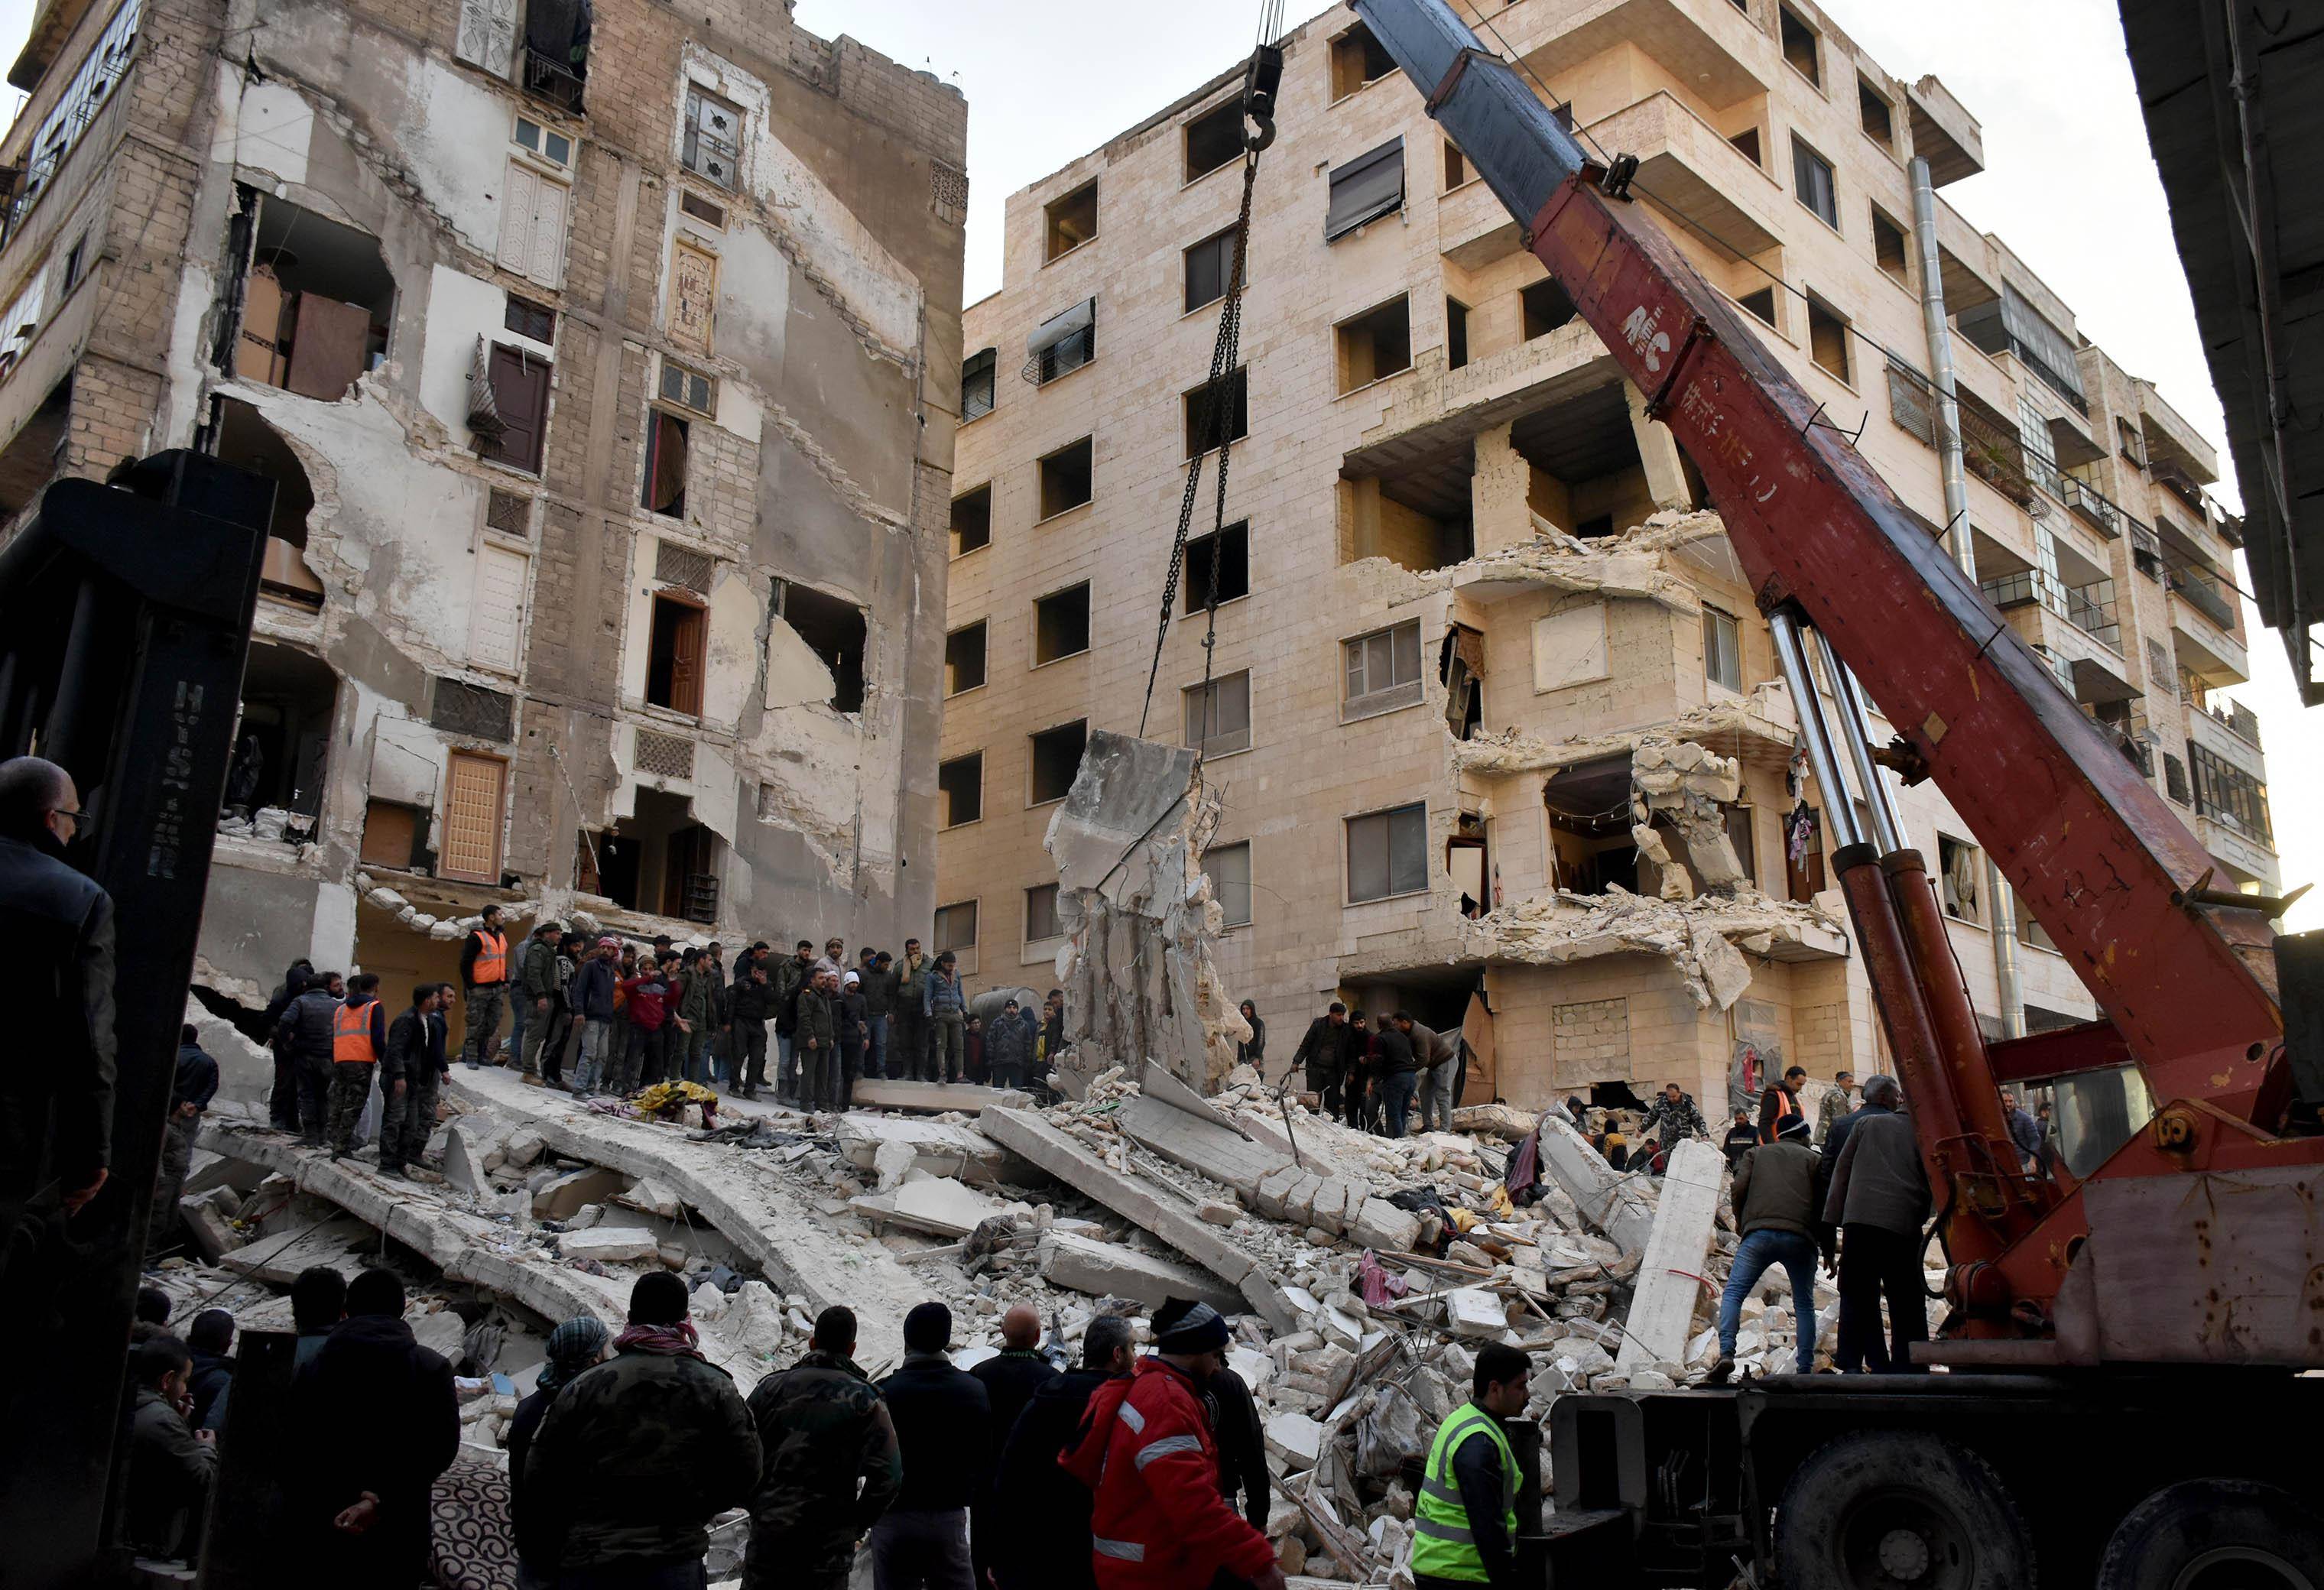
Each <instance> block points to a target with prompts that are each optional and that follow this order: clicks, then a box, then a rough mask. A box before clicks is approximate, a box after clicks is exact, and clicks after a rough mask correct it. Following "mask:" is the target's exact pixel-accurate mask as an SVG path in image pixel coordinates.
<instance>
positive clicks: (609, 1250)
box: [557, 1226, 661, 1264]
mask: <svg viewBox="0 0 2324 1590" xmlns="http://www.w3.org/2000/svg"><path fill="white" fill-rule="evenodd" d="M557 1251H558V1253H560V1254H563V1255H565V1256H566V1257H567V1258H568V1259H595V1260H596V1261H597V1262H598V1263H599V1264H633V1263H635V1262H636V1261H638V1260H640V1259H652V1260H655V1261H656V1262H659V1260H660V1258H661V1244H660V1242H659V1241H658V1240H657V1239H656V1238H655V1236H654V1234H653V1233H652V1232H650V1231H648V1230H647V1229H646V1228H645V1227H642V1226H593V1227H590V1228H589V1229H588V1230H586V1231H567V1232H566V1233H564V1234H563V1235H562V1236H559V1237H558V1239H557Z"/></svg>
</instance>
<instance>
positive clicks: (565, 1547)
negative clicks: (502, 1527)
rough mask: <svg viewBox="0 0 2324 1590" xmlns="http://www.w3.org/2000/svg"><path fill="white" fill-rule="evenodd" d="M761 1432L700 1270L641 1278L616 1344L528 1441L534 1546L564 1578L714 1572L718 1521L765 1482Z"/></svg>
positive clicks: (688, 1577)
mask: <svg viewBox="0 0 2324 1590" xmlns="http://www.w3.org/2000/svg"><path fill="white" fill-rule="evenodd" d="M759 1465H760V1453H759V1432H758V1429H757V1428H756V1426H754V1425H753V1424H752V1421H751V1411H750V1410H749V1409H748V1408H746V1407H744V1406H743V1405H742V1396H741V1395H740V1393H738V1392H736V1391H735V1390H734V1383H733V1381H732V1380H731V1379H729V1378H728V1377H727V1374H726V1372H725V1371H724V1370H723V1369H719V1368H715V1367H714V1366H713V1365H711V1364H710V1363H709V1362H708V1361H707V1360H706V1359H705V1358H704V1357H703V1356H702V1349H701V1346H700V1345H699V1344H698V1341H697V1338H696V1335H695V1329H694V1321H693V1320H691V1319H688V1318H687V1291H686V1282H684V1281H682V1280H680V1279H679V1278H678V1276H677V1275H675V1274H673V1273H670V1272H669V1271H668V1270H649V1271H648V1272H646V1273H644V1274H643V1275H641V1276H639V1277H638V1280H637V1284H636V1285H634V1286H632V1288H631V1289H630V1319H629V1324H628V1325H627V1326H625V1327H624V1328H622V1333H621V1334H620V1335H619V1336H616V1337H614V1338H613V1357H612V1359H610V1360H609V1361H608V1362H606V1363H604V1364H600V1365H597V1366H596V1367H595V1368H594V1369H588V1370H585V1371H583V1372H582V1374H580V1375H579V1376H578V1377H577V1378H576V1379H575V1381H574V1382H573V1383H572V1384H570V1385H568V1386H567V1387H566V1388H565V1389H564V1390H563V1391H561V1392H558V1394H557V1397H556V1400H555V1401H553V1402H550V1403H549V1411H548V1412H546V1413H544V1414H543V1415H541V1420H540V1428H539V1429H537V1430H535V1431H534V1432H533V1437H532V1447H531V1449H530V1451H528V1452H527V1453H526V1454H525V1460H524V1493H525V1515H526V1519H525V1530H524V1537H523V1539H521V1541H520V1542H519V1547H520V1549H521V1551H522V1552H523V1554H524V1556H525V1557H526V1558H528V1559H529V1560H530V1561H533V1562H536V1563H543V1564H554V1565H555V1567H556V1569H557V1573H558V1581H557V1582H558V1590H682V1587H691V1586H699V1585H701V1584H702V1583H703V1582H704V1581H703V1567H702V1557H703V1554H704V1553H705V1552H706V1551H708V1550H709V1549H710V1521H711V1520H712V1519H714V1518H715V1517H716V1516H717V1515H718V1514H720V1513H722V1512H725V1511H726V1510H727V1509H728V1508H730V1507H741V1506H743V1505H745V1504H747V1503H749V1502H750V1500H751V1498H752V1495H753V1494H754V1493H756V1492H757V1490H758V1488H759Z"/></svg>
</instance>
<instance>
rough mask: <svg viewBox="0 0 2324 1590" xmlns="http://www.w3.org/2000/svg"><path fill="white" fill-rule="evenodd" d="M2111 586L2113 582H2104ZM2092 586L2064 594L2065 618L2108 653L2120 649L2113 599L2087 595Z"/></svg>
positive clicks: (2120, 635)
mask: <svg viewBox="0 0 2324 1590" xmlns="http://www.w3.org/2000/svg"><path fill="white" fill-rule="evenodd" d="M2104 583H2105V584H2107V585H2112V584H2113V583H2114V582H2113V581H2111V580H2108V581H2106V582H2104ZM2092 589H2094V587H2092V586H2089V585H2080V586H2076V587H2074V588H2072V589H2070V590H2069V591H2068V592H2067V593H2066V617H2067V619H2068V620H2070V621H2071V623H2072V624H2073V626H2074V628H2075V629H2077V630H2080V631H2081V632H2082V633H2083V634H2085V635H2088V636H2089V638H2090V639H2093V640H2095V641H2097V642H2098V644H2099V645H2100V646H2103V647H2105V648H2107V650H2109V651H2116V652H2118V651H2120V650H2121V649H2122V630H2121V627H2120V626H2119V625H2118V624H2116V621H2115V610H2114V598H2113V597H2112V596H2107V597H2105V598H2103V599H2101V598H2098V597H2095V596H2092V595H2090V594H2089V592H2090V591H2091V590H2092Z"/></svg>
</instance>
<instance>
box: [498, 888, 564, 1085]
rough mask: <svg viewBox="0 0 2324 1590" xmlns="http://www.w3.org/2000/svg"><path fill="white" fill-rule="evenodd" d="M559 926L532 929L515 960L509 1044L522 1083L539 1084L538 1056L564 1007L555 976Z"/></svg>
mask: <svg viewBox="0 0 2324 1590" xmlns="http://www.w3.org/2000/svg"><path fill="white" fill-rule="evenodd" d="M557 946H558V924H556V923H553V922H544V923H541V924H539V925H538V926H536V927H534V929H533V930H532V934H531V936H530V937H529V938H527V939H526V940H525V942H524V953H523V954H521V955H520V956H519V957H518V958H517V968H516V978H517V991H516V1032H515V1033H514V1034H513V1035H512V1037H511V1039H510V1043H512V1045H513V1046H514V1048H515V1049H516V1052H517V1055H518V1058H519V1059H520V1060H521V1062H523V1065H524V1080H526V1081H528V1082H539V1080H540V1069H541V1068H540V1056H541V1051H542V1049H543V1048H544V1047H545V1046H546V1045H547V1044H548V1043H549V1037H550V1035H551V1033H552V1031H553V1029H554V1027H555V1025H556V1024H555V1021H554V1017H555V1016H556V1013H557V1007H558V1006H559V1005H560V1004H562V1003H564V994H565V985H564V984H563V982H561V981H560V980H559V979H558V975H557Z"/></svg>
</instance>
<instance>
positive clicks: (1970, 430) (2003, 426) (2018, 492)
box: [1888, 359, 2033, 508]
mask: <svg viewBox="0 0 2324 1590" xmlns="http://www.w3.org/2000/svg"><path fill="white" fill-rule="evenodd" d="M1954 394H1955V399H1956V403H1955V407H1956V410H1957V411H1958V412H1959V414H1960V442H1961V462H1962V464H1963V465H1964V466H1965V467H1967V469H1968V470H1969V473H1971V474H1973V475H1975V476H1977V477H1978V479H1979V480H1981V481H1983V482H1985V483H1987V485H1989V486H1991V487H1992V488H1993V489H1994V490H1995V491H1997V492H2000V493H2001V494H2002V495H2003V496H2005V497H2006V498H2008V499H2009V500H2010V501H2012V502H2015V503H2016V504H2017V505H2018V506H2019V507H2021V508H2023V507H2025V506H2028V505H2029V504H2031V503H2032V502H2033V473H2032V471H2031V469H2030V468H2029V467H2028V465H2027V463H2026V452H2025V444H2024V442H2022V441H2020V440H2019V439H2018V436H2017V432H2016V431H2015V429H2013V428H2012V427H2010V425H2009V424H2008V422H2007V421H2006V420H2005V419H2003V418H2002V417H2001V416H2000V415H1998V414H1997V413H1995V412H1994V411H1993V410H1992V409H1989V408H1987V406H1986V404H1985V403H1984V402H1983V401H1982V400H1980V399H1978V397H1977V396H1976V395H1975V394H1974V393H1972V392H1970V391H1968V389H1966V388H1963V387H1959V386H1956V387H1955V389H1954ZM1888 412H1889V415H1890V417H1891V418H1894V419H1895V422H1896V424H1897V425H1898V426H1899V427H1902V428H1903V429H1904V430H1906V431H1909V432H1911V433H1912V434H1913V435H1914V436H1915V437H1919V438H1920V440H1921V445H1922V446H1925V447H1932V448H1933V447H1934V446H1936V445H1937V435H1938V430H1939V427H1940V420H1939V403H1938V398H1937V389H1936V387H1935V386H1934V385H1933V384H1932V382H1931V381H1929V378H1928V377H1926V376H1924V375H1923V374H1922V373H1921V372H1919V371H1917V370H1914V369H1913V368H1912V367H1911V366H1910V365H1906V364H1901V363H1897V362H1896V361H1895V360H1894V359H1892V360H1890V361H1889V363H1888Z"/></svg>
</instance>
